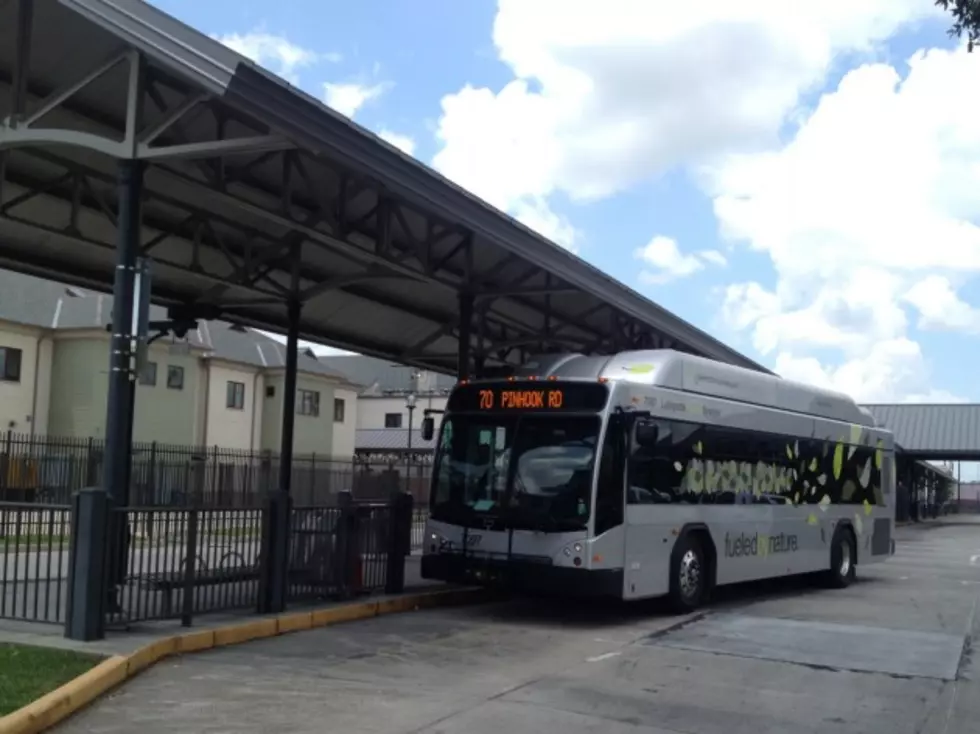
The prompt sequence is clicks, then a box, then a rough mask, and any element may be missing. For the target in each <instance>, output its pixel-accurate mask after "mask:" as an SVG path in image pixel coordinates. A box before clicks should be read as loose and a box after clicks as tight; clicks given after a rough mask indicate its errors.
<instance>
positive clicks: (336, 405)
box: [333, 398, 347, 423]
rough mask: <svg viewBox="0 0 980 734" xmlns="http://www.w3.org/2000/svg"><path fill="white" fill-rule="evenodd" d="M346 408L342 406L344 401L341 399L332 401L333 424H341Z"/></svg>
mask: <svg viewBox="0 0 980 734" xmlns="http://www.w3.org/2000/svg"><path fill="white" fill-rule="evenodd" d="M346 408H347V406H346V405H344V401H343V400H342V399H341V398H334V399H333V422H334V423H343V422H344V413H345V412H346Z"/></svg>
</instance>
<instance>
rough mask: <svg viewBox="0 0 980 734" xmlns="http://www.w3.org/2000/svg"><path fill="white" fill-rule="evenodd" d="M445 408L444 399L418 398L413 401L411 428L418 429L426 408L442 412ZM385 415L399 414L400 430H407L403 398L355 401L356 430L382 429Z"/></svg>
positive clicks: (367, 398)
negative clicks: (400, 419)
mask: <svg viewBox="0 0 980 734" xmlns="http://www.w3.org/2000/svg"><path fill="white" fill-rule="evenodd" d="M445 407H446V397H445V396H443V395H438V396H433V397H429V396H420V397H419V398H417V399H416V401H415V410H414V411H413V414H412V427H413V428H420V427H421V426H422V419H423V418H424V417H425V415H424V412H425V409H426V408H430V409H434V410H443V409H444V408H445ZM386 413H401V416H402V428H408V408H407V407H406V406H405V397H404V396H402V395H399V396H398V397H371V396H364V395H362V396H361V397H359V398H358V399H357V427H358V428H384V427H385V414H386Z"/></svg>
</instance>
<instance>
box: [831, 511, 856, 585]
mask: <svg viewBox="0 0 980 734" xmlns="http://www.w3.org/2000/svg"><path fill="white" fill-rule="evenodd" d="M855 547H856V544H855V542H854V534H853V532H852V531H851V529H850V528H849V527H847V526H846V525H842V526H840V527H838V528H837V531H836V532H835V533H834V540H833V544H832V545H831V547H830V568H829V569H827V572H826V575H825V579H826V582H827V585H828V586H829V587H830V588H832V589H844V588H847V587H848V586H850V585H851V582H853V581H854V577H855V576H856V575H857V569H856V566H857V564H856V563H855V557H856V554H855Z"/></svg>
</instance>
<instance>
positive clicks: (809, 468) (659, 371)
mask: <svg viewBox="0 0 980 734" xmlns="http://www.w3.org/2000/svg"><path fill="white" fill-rule="evenodd" d="M423 431H424V433H427V434H429V436H430V437H431V435H432V434H433V433H434V422H433V419H432V418H431V417H427V418H426V421H425V423H424V426H423ZM894 524H895V455H894V442H893V439H892V435H891V434H890V433H889V432H888V431H886V430H884V429H882V428H880V427H877V426H876V425H875V422H874V419H873V418H872V416H871V415H870V413H868V412H867V411H866V410H864V409H862V408H861V407H860V406H858V405H857V404H855V403H854V401H853V400H851V399H850V398H848V397H846V396H845V395H841V394H838V393H835V392H831V391H827V390H820V389H815V388H812V387H809V386H806V385H802V384H799V383H794V382H791V381H788V380H783V379H780V378H778V377H775V376H772V375H766V374H762V373H759V372H753V371H751V370H746V369H742V368H738V367H733V366H730V365H726V364H721V363H717V362H713V361H710V360H707V359H701V358H698V357H694V356H691V355H688V354H683V353H679V352H675V351H671V350H654V351H634V352H624V353H621V354H618V355H615V356H612V357H609V356H603V357H593V356H582V355H578V354H569V355H560V356H556V355H549V356H548V357H546V358H541V359H538V360H536V361H534V362H533V363H529V364H526V365H524V366H523V367H522V368H521V369H520V370H519V371H517V372H516V373H515V375H513V376H511V377H508V378H507V379H504V380H500V379H495V380H476V381H473V382H468V383H467V382H461V383H460V384H459V385H457V386H456V388H455V389H454V391H453V392H452V394H451V395H450V397H449V400H448V403H447V406H446V411H445V413H444V415H443V418H442V425H441V428H440V430H439V441H438V446H437V452H436V459H435V467H434V472H433V479H432V489H431V496H430V504H429V518H428V522H427V526H426V534H425V543H424V547H423V556H422V576H423V577H424V578H427V579H440V580H444V581H450V582H459V583H476V584H494V583H506V584H508V585H512V586H515V587H517V588H526V589H529V590H545V591H546V590H552V591H556V592H562V593H564V592H569V593H574V594H590V595H599V596H612V597H618V598H622V599H643V598H648V597H655V596H664V595H667V596H669V598H670V601H671V604H672V606H673V607H674V608H675V609H676V610H678V611H682V612H683V611H690V610H693V609H695V608H697V607H698V606H699V605H700V604H702V603H703V602H704V601H705V600H706V599H707V597H708V595H709V594H710V592H711V590H712V589H713V588H714V587H716V586H720V585H722V584H732V583H738V582H743V581H751V580H757V579H764V578H773V577H779V576H786V575H792V574H801V573H810V572H822V574H823V577H824V578H825V579H826V580H827V581H828V582H829V583H830V584H831V585H833V586H837V587H843V586H847V585H848V584H849V583H850V582H851V581H852V580H853V579H854V575H855V567H856V566H857V565H858V564H869V563H875V562H878V561H882V560H884V559H885V558H887V557H888V556H890V555H892V554H893V553H894V551H895V543H894V540H893V534H894Z"/></svg>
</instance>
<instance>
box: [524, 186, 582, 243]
mask: <svg viewBox="0 0 980 734" xmlns="http://www.w3.org/2000/svg"><path fill="white" fill-rule="evenodd" d="M511 212H512V213H513V215H514V218H515V219H517V220H518V221H519V222H520V223H521V224H523V225H524V226H525V227H528V228H529V229H533V230H534V231H535V232H537V233H538V234H539V235H541V236H542V237H546V238H548V239H549V240H551V241H552V242H554V243H555V244H556V245H561V246H562V247H564V248H566V249H568V250H571V251H572V252H576V251H577V246H576V243H577V242H578V240H579V233H578V231H577V230H576V229H575V228H574V227H573V226H572V225H571V224H569V222H568V220H567V219H566V218H565V217H562V216H560V215H559V214H556V213H555V212H553V211H552V210H551V209H550V208H549V207H548V205H547V203H545V201H544V200H543V199H541V198H529V197H528V198H524V199H521V200H520V201H517V202H515V203H514V204H513V205H512V206H511Z"/></svg>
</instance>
